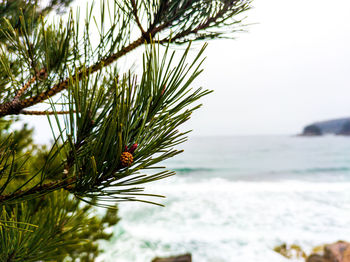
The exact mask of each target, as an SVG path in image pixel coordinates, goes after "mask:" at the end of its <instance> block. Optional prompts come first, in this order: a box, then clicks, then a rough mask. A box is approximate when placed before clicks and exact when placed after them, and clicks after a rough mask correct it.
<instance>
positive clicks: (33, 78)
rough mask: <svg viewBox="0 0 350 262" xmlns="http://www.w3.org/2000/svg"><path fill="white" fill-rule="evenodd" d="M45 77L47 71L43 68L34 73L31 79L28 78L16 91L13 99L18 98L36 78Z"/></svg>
mask: <svg viewBox="0 0 350 262" xmlns="http://www.w3.org/2000/svg"><path fill="white" fill-rule="evenodd" d="M45 78H47V72H46V69H45V68H43V69H41V70H40V71H39V72H37V73H36V75H35V76H33V77H32V78H31V79H29V80H28V82H27V83H26V84H25V85H24V86H23V87H22V88H21V89H20V90H19V91H18V92H17V94H16V96H15V98H14V100H15V99H19V98H20V97H21V96H22V95H23V94H24V92H25V91H26V90H27V89H28V87H30V86H31V85H32V84H33V83H34V82H35V81H36V80H37V79H45Z"/></svg>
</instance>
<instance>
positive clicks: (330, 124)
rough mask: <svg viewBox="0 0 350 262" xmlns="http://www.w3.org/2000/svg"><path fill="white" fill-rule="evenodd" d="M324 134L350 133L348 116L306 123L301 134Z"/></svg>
mask: <svg viewBox="0 0 350 262" xmlns="http://www.w3.org/2000/svg"><path fill="white" fill-rule="evenodd" d="M324 134H334V135H350V118H349V117H346V118H338V119H332V120H327V121H321V122H316V123H313V124H310V125H307V126H306V127H305V128H304V130H303V132H302V134H301V135H302V136H320V135H324Z"/></svg>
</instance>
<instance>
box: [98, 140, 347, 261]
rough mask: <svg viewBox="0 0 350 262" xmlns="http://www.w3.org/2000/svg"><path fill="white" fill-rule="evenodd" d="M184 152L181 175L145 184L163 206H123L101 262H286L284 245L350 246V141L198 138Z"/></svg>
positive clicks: (175, 165) (173, 163)
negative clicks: (157, 261) (180, 258)
mask: <svg viewBox="0 0 350 262" xmlns="http://www.w3.org/2000/svg"><path fill="white" fill-rule="evenodd" d="M179 148H180V149H184V152H183V153H182V154H180V155H178V156H176V157H174V158H172V159H169V160H167V161H166V162H164V165H165V166H167V168H168V169H170V170H174V171H176V175H175V176H173V177H170V178H167V179H164V180H160V181H157V182H153V183H150V184H148V185H145V191H146V192H148V193H156V194H161V195H164V196H166V198H160V199H152V200H154V201H156V202H158V203H161V204H163V205H164V207H159V206H155V205H150V204H145V203H134V202H130V203H122V204H120V205H119V209H120V210H119V215H120V217H121V221H120V223H119V224H117V225H116V226H115V227H114V228H111V229H110V230H111V231H113V232H114V236H113V237H112V239H111V240H110V241H108V242H106V241H103V242H101V245H100V246H101V248H102V249H103V254H102V255H101V256H100V257H99V258H98V261H108V262H114V261H117V262H151V260H152V259H153V258H154V257H156V256H159V257H167V256H172V255H178V254H184V253H191V254H192V259H193V261H194V262H236V261H239V262H242V261H247V262H249V261H252V262H253V261H254V262H256V261H259V262H286V261H291V260H288V259H286V258H285V257H283V256H281V255H280V254H278V253H276V252H275V251H273V249H274V247H275V246H278V245H281V244H283V243H286V244H288V245H291V244H296V245H299V246H301V247H302V248H303V249H304V250H305V252H306V253H309V252H311V250H312V248H313V247H315V246H318V245H323V244H325V243H332V242H335V241H338V240H348V241H350V137H341V136H322V137H298V136H288V135H285V136H232V137H190V138H189V141H188V142H186V143H184V144H182V145H181V146H180V147H179ZM292 261H293V260H292ZM294 261H301V260H294Z"/></svg>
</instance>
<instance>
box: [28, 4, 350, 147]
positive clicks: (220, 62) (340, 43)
mask: <svg viewBox="0 0 350 262" xmlns="http://www.w3.org/2000/svg"><path fill="white" fill-rule="evenodd" d="M253 6H254V9H252V10H250V11H248V12H247V13H246V15H247V16H248V17H247V20H246V23H254V24H253V25H251V26H249V27H248V32H247V33H239V34H237V35H236V37H237V38H236V39H235V40H220V41H211V42H210V43H209V47H208V48H207V50H206V53H205V54H206V56H207V60H206V62H205V64H204V69H205V72H204V73H203V74H202V75H201V76H200V78H199V80H198V81H197V82H196V84H197V85H201V86H203V87H205V88H209V89H213V90H214V91H215V92H214V93H213V94H211V95H209V96H208V97H206V98H205V99H203V103H204V106H203V108H202V109H201V110H199V111H197V112H196V113H195V115H194V116H193V118H192V120H191V122H190V123H189V124H187V127H188V128H191V129H192V128H193V129H194V133H193V135H254V134H295V133H298V132H300V131H301V129H302V127H303V126H304V125H306V124H308V123H310V122H314V121H317V120H325V119H330V118H338V117H343V116H350V103H349V99H350V48H349V47H350V1H349V0H332V1H326V0H256V1H254V2H253ZM31 119H33V120H34V117H32V118H31ZM37 137H40V139H41V140H45V139H47V138H48V137H49V133H47V135H46V134H44V133H41V132H40V133H37Z"/></svg>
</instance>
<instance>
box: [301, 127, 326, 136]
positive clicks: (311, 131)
mask: <svg viewBox="0 0 350 262" xmlns="http://www.w3.org/2000/svg"><path fill="white" fill-rule="evenodd" d="M302 135H303V136H322V130H321V128H319V127H318V126H316V125H309V126H306V127H305V128H304V130H303V134H302Z"/></svg>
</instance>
